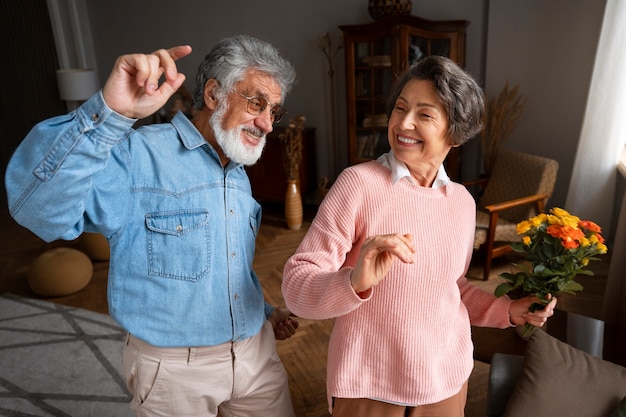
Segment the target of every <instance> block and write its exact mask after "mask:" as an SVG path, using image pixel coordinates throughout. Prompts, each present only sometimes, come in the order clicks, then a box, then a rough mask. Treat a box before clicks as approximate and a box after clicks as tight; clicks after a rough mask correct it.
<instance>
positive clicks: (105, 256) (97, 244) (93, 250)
mask: <svg viewBox="0 0 626 417" xmlns="http://www.w3.org/2000/svg"><path fill="white" fill-rule="evenodd" d="M76 249H78V250H80V251H81V252H84V253H85V254H86V255H87V256H89V259H91V260H92V261H108V260H109V258H110V257H111V251H110V249H109V241H108V240H107V239H106V237H104V236H102V235H101V234H99V233H83V234H82V235H80V236H78V239H77V240H76Z"/></svg>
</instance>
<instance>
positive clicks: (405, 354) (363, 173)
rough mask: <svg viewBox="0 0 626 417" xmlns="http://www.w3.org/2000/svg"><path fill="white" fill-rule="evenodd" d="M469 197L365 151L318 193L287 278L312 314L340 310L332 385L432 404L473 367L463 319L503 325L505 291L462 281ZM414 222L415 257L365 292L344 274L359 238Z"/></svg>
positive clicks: (336, 392) (331, 358)
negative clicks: (394, 174) (422, 182)
mask: <svg viewBox="0 0 626 417" xmlns="http://www.w3.org/2000/svg"><path fill="white" fill-rule="evenodd" d="M474 223H475V205H474V200H473V199H472V197H471V195H470V194H469V193H468V192H467V191H466V189H465V188H464V187H463V186H462V185H459V184H456V183H451V184H450V185H448V186H445V187H442V188H436V189H433V188H425V187H420V186H418V185H416V184H414V183H412V182H411V181H409V180H408V179H407V178H404V179H402V180H400V181H398V182H397V183H396V184H395V185H392V183H391V179H390V171H389V169H387V168H385V167H384V166H382V165H381V164H379V163H378V162H375V161H372V162H368V163H364V164H360V165H356V166H353V167H350V168H348V169H346V170H344V172H343V173H342V174H341V175H340V176H339V178H338V179H337V181H336V182H335V184H334V185H333V187H332V189H331V190H330V192H329V193H328V195H327V196H326V197H325V198H324V201H323V202H322V204H321V206H320V208H319V211H318V213H317V216H316V217H315V219H314V221H313V224H312V225H311V228H310V230H309V232H308V233H307V235H306V237H305V238H304V240H303V241H302V242H301V244H300V246H299V247H298V250H297V251H296V253H295V254H294V255H293V256H292V257H291V258H290V259H289V260H288V262H287V264H286V266H285V270H284V277H283V284H282V290H283V294H284V297H285V301H286V304H287V307H288V308H289V309H290V310H291V311H292V312H293V313H295V314H296V315H298V316H301V317H304V318H310V319H327V318H333V317H336V321H335V326H334V329H333V333H332V335H331V338H330V342H329V346H328V369H327V373H328V378H327V391H328V397H329V401H330V399H331V397H342V398H370V399H379V400H383V401H388V402H394V403H402V404H412V405H419V404H431V403H435V402H438V401H441V400H443V399H446V398H448V397H450V396H452V395H454V394H456V393H457V392H458V391H459V390H460V389H461V386H462V385H463V384H464V383H465V381H467V379H468V378H469V375H470V373H471V370H472V367H473V358H472V352H473V346H472V341H471V335H470V333H471V332H470V323H472V324H474V325H477V326H491V327H500V328H504V327H508V326H510V322H509V317H508V308H509V304H510V300H509V299H508V298H507V297H503V298H499V299H497V298H495V297H494V296H493V295H492V294H490V293H487V292H485V291H482V290H480V289H479V288H478V287H476V286H474V285H472V284H470V283H468V282H467V281H466V279H465V273H466V272H467V268H468V266H469V262H470V259H471V255H472V243H473V240H474V228H475V225H474ZM389 233H401V234H405V233H410V234H412V235H413V242H414V245H415V247H416V250H417V253H416V254H415V263H413V264H404V263H402V262H400V261H399V260H396V262H395V263H394V265H393V267H392V269H391V271H390V273H389V275H388V276H387V277H386V278H385V279H384V280H383V281H382V282H381V283H380V284H378V285H377V286H376V287H374V288H373V291H372V292H371V294H370V296H369V297H368V298H367V299H361V298H360V297H359V296H357V295H356V294H355V292H354V290H353V289H352V287H351V286H350V273H351V272H352V267H353V266H354V264H355V262H356V259H357V256H358V253H359V248H360V246H361V244H362V243H363V241H364V239H365V238H367V237H369V236H372V235H379V234H389Z"/></svg>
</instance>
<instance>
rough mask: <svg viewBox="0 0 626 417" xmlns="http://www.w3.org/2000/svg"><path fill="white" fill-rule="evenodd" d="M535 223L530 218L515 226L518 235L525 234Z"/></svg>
mask: <svg viewBox="0 0 626 417" xmlns="http://www.w3.org/2000/svg"><path fill="white" fill-rule="evenodd" d="M532 227H533V225H532V224H531V223H530V221H528V220H524V221H521V222H519V223H518V224H517V226H515V230H516V231H517V234H518V235H521V234H524V233H526V232H528V231H529V230H530V229H532Z"/></svg>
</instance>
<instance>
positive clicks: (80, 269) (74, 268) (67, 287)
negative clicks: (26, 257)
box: [27, 248, 93, 297]
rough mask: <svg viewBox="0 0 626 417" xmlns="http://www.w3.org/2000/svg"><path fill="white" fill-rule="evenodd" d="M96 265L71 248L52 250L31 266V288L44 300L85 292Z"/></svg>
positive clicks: (40, 256)
mask: <svg viewBox="0 0 626 417" xmlns="http://www.w3.org/2000/svg"><path fill="white" fill-rule="evenodd" d="M92 274H93V264H92V263H91V260H90V259H89V257H88V256H87V255H85V254H84V253H83V252H81V251H79V250H76V249H72V248H55V249H50V250H49V251H46V252H44V253H42V254H41V255H39V256H38V257H37V258H35V260H34V261H33V263H32V264H31V266H30V270H29V271H28V275H27V280H28V285H29V286H30V289H31V290H33V292H35V293H36V294H39V295H42V296H44V297H59V296H62V295H68V294H72V293H75V292H77V291H80V290H82V289H83V288H85V286H87V284H89V281H90V280H91V276H92Z"/></svg>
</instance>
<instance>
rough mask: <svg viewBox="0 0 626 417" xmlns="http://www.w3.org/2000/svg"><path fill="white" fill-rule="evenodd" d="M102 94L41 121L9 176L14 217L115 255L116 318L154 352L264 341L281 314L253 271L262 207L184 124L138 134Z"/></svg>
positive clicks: (239, 173)
mask: <svg viewBox="0 0 626 417" xmlns="http://www.w3.org/2000/svg"><path fill="white" fill-rule="evenodd" d="M134 122H135V120H133V119H127V118H125V117H123V116H121V115H119V114H117V113H115V112H113V111H112V110H111V109H110V108H108V106H106V104H105V103H104V100H103V99H102V94H101V93H98V94H96V95H94V96H93V97H92V98H91V99H89V100H88V101H87V102H85V103H84V104H83V105H82V106H81V107H80V108H78V109H77V110H76V111H73V112H71V113H69V114H68V115H64V116H59V117H55V118H52V119H49V120H46V121H43V122H41V123H39V124H38V125H37V126H35V127H34V128H33V130H32V131H31V132H30V133H29V134H28V136H27V137H26V138H25V140H24V141H23V142H22V144H21V145H20V146H19V147H18V149H17V151H16V152H15V154H14V155H13V157H12V159H11V161H10V163H9V166H8V168H7V174H6V186H7V192H8V197H9V210H10V212H11V215H12V216H13V217H14V218H15V220H16V221H17V222H18V223H20V224H22V225H23V226H25V227H27V228H29V229H30V230H32V231H33V232H34V233H36V234H37V235H38V236H40V237H41V238H42V239H44V240H46V241H52V240H55V239H66V240H71V239H75V238H76V237H78V236H79V235H80V234H81V233H82V232H83V231H93V232H99V233H102V234H103V235H104V236H106V237H107V238H108V240H109V243H110V248H111V261H110V267H109V281H108V300H109V312H110V314H111V316H112V317H113V318H115V320H117V321H118V322H119V323H120V325H121V326H123V327H124V328H125V329H126V330H128V331H129V332H130V333H132V334H133V335H134V336H136V337H138V338H140V339H143V340H145V341H146V342H148V343H151V344H153V345H155V346H161V347H176V346H211V345H217V344H221V343H225V342H228V341H237V340H242V339H245V338H247V337H249V336H252V335H255V334H257V332H258V331H259V330H260V329H261V326H262V324H263V322H264V321H265V320H266V318H267V317H268V316H269V315H270V314H271V312H272V307H271V306H269V305H268V304H266V303H264V300H263V292H262V289H261V285H260V283H259V281H258V279H257V276H256V275H255V273H254V271H253V270H252V260H253V257H254V250H255V239H256V236H257V232H258V228H259V226H260V221H261V207H260V205H259V204H258V203H257V202H256V201H255V200H254V199H253V198H252V194H251V190H250V181H249V179H248V176H247V174H246V172H245V170H244V168H243V166H241V165H239V164H235V163H233V162H232V161H231V162H230V163H229V164H228V165H227V166H226V167H225V168H223V167H222V166H221V164H220V162H219V157H218V155H217V153H216V151H215V150H214V149H213V148H212V147H211V146H210V145H209V144H208V143H207V142H206V140H205V139H204V137H203V136H202V135H201V134H200V132H199V131H198V130H197V129H196V128H195V126H194V125H193V124H192V123H191V122H190V121H189V120H188V119H187V118H186V117H185V116H184V115H183V114H182V113H179V114H177V115H176V116H175V117H174V119H173V120H172V122H171V123H165V124H159V125H151V126H144V127H140V128H138V129H137V130H134V129H132V125H133V124H134Z"/></svg>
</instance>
